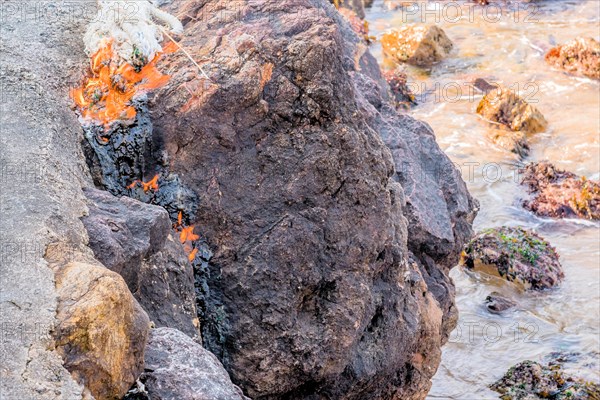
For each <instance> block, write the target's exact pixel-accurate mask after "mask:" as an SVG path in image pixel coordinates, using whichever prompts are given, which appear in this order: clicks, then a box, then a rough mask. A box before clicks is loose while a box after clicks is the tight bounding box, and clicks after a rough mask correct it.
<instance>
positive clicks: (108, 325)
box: [54, 263, 150, 399]
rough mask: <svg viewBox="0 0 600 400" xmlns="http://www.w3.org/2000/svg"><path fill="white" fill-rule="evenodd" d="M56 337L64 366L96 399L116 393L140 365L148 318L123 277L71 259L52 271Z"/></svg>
mask: <svg viewBox="0 0 600 400" xmlns="http://www.w3.org/2000/svg"><path fill="white" fill-rule="evenodd" d="M56 288H57V291H58V296H59V297H58V313H57V315H56V319H57V327H56V330H55V335H54V336H55V339H56V346H57V351H58V352H59V354H61V356H62V357H63V360H64V365H65V367H66V368H67V369H68V370H69V371H70V372H71V374H72V375H73V377H74V378H75V379H76V380H77V381H79V382H80V383H84V384H85V387H86V388H87V389H89V391H90V392H91V393H92V395H93V396H94V397H95V398H96V399H116V398H121V397H123V395H124V394H125V393H126V392H127V390H128V389H129V387H130V386H131V385H132V384H133V383H134V382H135V380H136V379H137V377H138V376H139V375H140V374H141V373H142V371H143V369H144V347H145V345H146V338H147V337H148V330H149V327H150V321H149V319H148V316H147V315H146V313H145V312H144V310H142V308H141V307H140V305H139V304H138V303H137V301H136V300H135V299H134V298H133V296H132V295H131V293H130V292H129V290H128V289H127V285H126V284H125V282H124V281H123V278H121V276H119V275H118V274H117V273H115V272H112V271H110V270H108V269H106V268H104V267H101V266H95V265H90V264H84V263H70V264H68V265H66V266H65V267H63V268H61V269H60V270H59V271H58V272H57V274H56Z"/></svg>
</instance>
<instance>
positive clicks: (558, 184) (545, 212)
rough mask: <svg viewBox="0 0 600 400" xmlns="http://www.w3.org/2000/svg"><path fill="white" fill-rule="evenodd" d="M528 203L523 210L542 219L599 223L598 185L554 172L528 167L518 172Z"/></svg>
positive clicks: (544, 166)
mask: <svg viewBox="0 0 600 400" xmlns="http://www.w3.org/2000/svg"><path fill="white" fill-rule="evenodd" d="M521 172H522V174H523V179H522V181H521V184H522V185H525V186H526V187H527V188H528V189H529V193H530V194H532V195H533V198H532V199H529V200H525V201H524V202H523V207H525V208H526V209H528V210H530V211H533V212H534V213H535V214H537V215H539V216H543V217H553V218H585V219H594V220H597V219H600V184H599V183H598V182H596V181H592V180H589V179H586V178H585V177H579V176H577V175H575V174H573V173H572V172H567V171H563V170H561V169H558V168H556V167H555V166H554V165H552V164H550V163H549V162H538V163H530V164H528V165H526V166H525V168H524V169H523V170H522V171H521Z"/></svg>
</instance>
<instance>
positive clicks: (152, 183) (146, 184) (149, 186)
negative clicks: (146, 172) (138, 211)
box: [127, 174, 158, 193]
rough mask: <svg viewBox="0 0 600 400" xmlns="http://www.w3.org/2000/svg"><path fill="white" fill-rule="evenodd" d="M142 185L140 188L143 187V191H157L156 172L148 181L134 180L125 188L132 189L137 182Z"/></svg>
mask: <svg viewBox="0 0 600 400" xmlns="http://www.w3.org/2000/svg"><path fill="white" fill-rule="evenodd" d="M138 183H139V184H141V185H142V189H144V193H146V192H148V190H150V189H152V191H154V192H156V191H158V174H157V175H154V178H152V179H150V180H149V181H148V182H144V181H140V180H135V181H133V182H132V183H131V185H129V186H127V189H133V188H135V187H136V186H137V184H138Z"/></svg>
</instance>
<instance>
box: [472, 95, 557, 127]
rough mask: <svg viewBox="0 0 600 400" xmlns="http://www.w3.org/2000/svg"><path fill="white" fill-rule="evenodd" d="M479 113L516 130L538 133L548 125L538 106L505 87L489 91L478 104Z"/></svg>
mask: <svg viewBox="0 0 600 400" xmlns="http://www.w3.org/2000/svg"><path fill="white" fill-rule="evenodd" d="M477 114H479V115H481V116H482V117H483V118H485V119H487V120H489V121H492V122H496V123H499V124H502V125H505V126H507V127H508V128H509V129H510V130H512V131H516V132H525V133H537V132H542V131H544V130H546V128H547V127H548V122H547V121H546V118H544V116H543V115H542V113H540V112H539V111H538V109H537V108H535V107H534V106H532V105H531V104H529V103H527V101H525V100H524V99H522V98H521V97H519V95H517V94H516V93H515V92H513V91H512V90H510V89H507V88H505V87H497V88H495V89H494V90H491V91H489V93H487V94H486V95H485V96H484V97H483V99H482V100H481V102H480V103H479V105H478V106H477Z"/></svg>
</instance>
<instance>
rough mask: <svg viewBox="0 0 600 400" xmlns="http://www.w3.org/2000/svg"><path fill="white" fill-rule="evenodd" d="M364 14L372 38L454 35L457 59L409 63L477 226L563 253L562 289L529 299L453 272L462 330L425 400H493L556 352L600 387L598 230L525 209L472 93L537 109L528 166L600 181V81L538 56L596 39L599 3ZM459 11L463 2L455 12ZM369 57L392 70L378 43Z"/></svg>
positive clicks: (511, 163)
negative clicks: (471, 201) (495, 90)
mask: <svg viewBox="0 0 600 400" xmlns="http://www.w3.org/2000/svg"><path fill="white" fill-rule="evenodd" d="M404 3H407V4H408V7H406V8H404V9H400V10H396V11H389V10H387V9H386V6H385V4H384V1H383V0H376V1H374V3H373V4H372V6H371V7H370V8H368V9H367V13H366V15H367V20H368V22H369V26H370V32H371V34H372V35H375V36H376V37H379V36H380V35H381V33H382V32H384V31H385V30H387V29H389V28H393V27H398V26H401V25H402V24H403V23H420V22H423V21H426V22H436V19H437V20H438V23H439V26H441V27H442V28H443V29H444V30H445V31H446V33H447V35H448V36H449V37H450V38H451V39H452V41H453V42H454V44H455V49H454V50H453V53H452V55H451V56H450V57H449V58H448V59H447V60H445V61H444V62H442V63H441V64H439V65H437V66H435V67H433V68H432V69H430V70H422V69H418V68H413V67H408V66H405V67H404V68H405V70H406V72H407V73H408V74H409V82H410V84H411V87H413V88H414V89H415V90H416V91H417V101H418V102H419V103H420V104H419V105H418V106H417V107H415V108H413V109H412V110H410V111H409V113H410V114H411V115H413V116H414V117H416V118H419V119H422V120H425V121H427V122H428V123H429V124H430V125H431V126H432V127H433V129H434V130H435V133H436V136H437V140H438V143H439V144H440V146H441V147H442V148H443V149H444V150H445V151H446V153H447V154H448V156H449V157H450V158H451V159H452V161H454V162H455V163H457V164H458V165H459V166H460V167H461V170H462V171H463V177H464V179H465V181H466V182H467V184H468V186H469V189H470V191H471V193H472V194H473V195H474V196H475V197H476V198H477V199H478V200H479V201H480V203H481V210H480V212H479V215H478V217H477V219H476V220H475V229H476V230H481V229H484V228H488V227H495V226H501V225H510V226H523V227H526V228H530V229H535V230H536V231H537V232H539V233H540V234H541V235H542V236H544V237H545V238H546V239H547V240H548V241H549V242H550V243H551V244H552V245H553V246H555V247H556V248H557V250H558V251H559V253H560V256H561V261H562V264H563V267H564V270H565V275H566V278H565V281H564V282H563V283H562V284H561V285H560V287H558V288H557V289H554V290H550V291H546V292H542V293H523V292H521V291H519V289H518V288H515V287H512V286H511V285H510V284H508V283H505V282H503V281H501V280H499V279H496V278H492V277H486V276H482V275H473V274H468V273H467V272H465V271H463V270H461V269H460V268H458V267H457V268H454V269H453V270H452V272H451V276H452V278H453V280H454V282H455V284H456V303H457V306H458V309H459V313H460V317H459V322H458V327H457V328H456V330H455V331H454V332H453V333H452V335H451V338H450V341H449V343H448V344H447V345H446V346H445V347H444V349H443V356H442V363H441V365H440V367H439V369H438V372H437V374H436V375H435V377H434V379H433V387H432V389H431V392H430V394H429V397H428V399H464V400H475V399H477V400H480V399H497V398H498V395H497V394H496V393H494V392H492V391H491V390H489V389H488V385H489V384H491V383H493V382H494V381H495V380H496V379H498V378H499V377H501V376H502V374H503V373H504V372H505V371H506V370H507V369H508V368H509V367H510V366H512V365H514V364H515V363H517V362H519V361H522V360H525V359H530V360H535V361H545V360H546V358H545V357H547V356H548V355H549V354H550V353H552V352H563V353H576V354H577V353H579V354H580V356H576V357H573V361H572V362H570V363H569V364H567V365H566V368H567V370H568V371H570V372H573V373H574V374H577V375H579V376H582V377H584V378H586V379H588V380H591V381H595V382H599V381H600V366H599V364H600V363H599V356H598V354H599V353H598V352H599V351H600V339H599V337H600V327H599V318H600V227H599V224H597V223H592V222H589V221H583V220H560V221H556V220H551V219H545V218H538V217H535V216H534V215H532V214H531V213H529V212H527V211H525V210H523V209H522V208H521V207H520V205H519V204H520V201H519V199H520V198H522V196H523V195H524V193H523V189H522V188H520V187H519V185H518V184H517V183H516V181H517V180H518V178H519V177H518V174H517V173H516V172H515V165H517V164H518V163H519V159H518V157H517V156H516V155H515V154H512V153H510V152H508V151H507V150H504V149H502V148H499V147H497V146H495V145H494V144H493V143H492V142H491V141H490V140H489V139H488V135H490V134H491V133H493V130H494V127H490V126H489V125H488V124H486V123H485V122H484V121H482V120H481V119H479V117H478V116H477V115H476V113H475V108H476V107H477V103H478V102H479V100H480V99H481V96H480V95H477V94H476V93H475V92H474V91H473V90H472V89H470V87H469V82H472V81H473V79H475V78H477V77H482V78H486V79H488V80H491V81H495V82H500V83H503V84H505V85H507V86H509V87H512V88H513V89H516V90H518V91H519V92H520V94H521V95H522V96H523V97H526V98H527V99H528V101H530V102H532V103H535V105H536V106H537V107H538V108H539V109H540V111H541V112H542V113H543V114H544V115H545V117H546V119H547V120H548V122H549V126H550V127H549V129H548V130H547V131H546V132H544V133H540V134H537V135H535V136H532V137H530V145H531V148H532V151H531V154H530V155H529V156H528V157H527V158H526V159H525V160H524V161H532V160H542V159H547V160H550V161H552V162H553V163H555V164H556V165H557V166H559V167H562V168H565V169H568V170H570V171H573V172H575V173H577V174H580V175H584V176H586V177H588V178H592V179H599V178H600V172H599V168H600V140H599V136H600V89H599V84H598V82H596V81H592V80H589V79H586V78H578V77H573V76H569V75H566V74H564V73H562V72H559V71H555V70H553V69H551V68H550V67H549V66H548V65H546V63H545V62H544V59H543V56H544V54H545V53H546V51H547V50H548V49H550V48H551V47H552V46H553V45H555V44H558V43H562V42H565V41H567V40H570V39H572V38H574V37H576V36H590V37H594V38H596V39H598V38H599V35H600V27H599V21H600V17H599V16H600V2H599V1H597V0H589V1H588V0H577V1H551V0H545V1H542V2H540V3H539V4H536V5H521V6H515V5H512V6H511V5H508V4H506V3H500V4H499V6H488V7H481V6H475V5H474V4H469V3H465V2H460V3H456V2H433V1H430V2H418V3H415V2H404ZM457 5H458V7H457ZM371 51H372V52H373V54H374V55H375V56H376V57H377V58H378V59H379V60H380V62H382V63H385V62H386V61H385V60H383V56H382V53H381V47H380V45H379V44H378V43H374V44H372V45H371ZM492 291H499V292H501V293H504V294H506V295H508V296H509V297H511V298H512V299H514V300H516V301H517V302H518V306H517V308H516V310H514V311H509V312H506V313H504V314H502V315H494V314H491V313H489V312H488V311H487V310H486V309H485V307H484V305H483V304H484V299H485V297H486V296H487V295H488V294H489V293H490V292H492Z"/></svg>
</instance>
